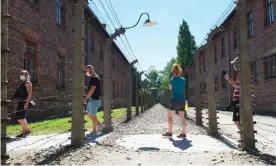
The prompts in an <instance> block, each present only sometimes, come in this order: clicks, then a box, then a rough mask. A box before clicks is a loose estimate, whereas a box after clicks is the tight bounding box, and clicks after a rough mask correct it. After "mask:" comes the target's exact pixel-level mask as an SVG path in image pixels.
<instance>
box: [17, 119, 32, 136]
mask: <svg viewBox="0 0 276 166" xmlns="http://www.w3.org/2000/svg"><path fill="white" fill-rule="evenodd" d="M17 121H18V122H19V124H20V125H21V127H22V133H24V132H25V131H30V128H29V126H28V123H27V121H26V119H19V120H17Z"/></svg>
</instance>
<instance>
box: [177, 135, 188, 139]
mask: <svg viewBox="0 0 276 166" xmlns="http://www.w3.org/2000/svg"><path fill="white" fill-rule="evenodd" d="M186 137H187V136H186V134H179V135H178V136H177V138H186Z"/></svg>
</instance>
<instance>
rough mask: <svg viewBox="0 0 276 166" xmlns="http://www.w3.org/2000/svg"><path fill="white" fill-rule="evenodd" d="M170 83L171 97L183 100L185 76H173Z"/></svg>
mask: <svg viewBox="0 0 276 166" xmlns="http://www.w3.org/2000/svg"><path fill="white" fill-rule="evenodd" d="M170 84H171V85H172V99H173V100H177V101H185V85H186V80H185V78H183V77H176V76H173V77H172V78H171V80H170Z"/></svg>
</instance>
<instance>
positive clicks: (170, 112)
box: [168, 110, 174, 133]
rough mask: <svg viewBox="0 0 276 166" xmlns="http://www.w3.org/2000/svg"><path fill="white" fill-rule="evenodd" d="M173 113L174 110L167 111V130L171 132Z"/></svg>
mask: <svg viewBox="0 0 276 166" xmlns="http://www.w3.org/2000/svg"><path fill="white" fill-rule="evenodd" d="M173 113H174V111H171V110H170V111H168V132H169V133H172V128H173Z"/></svg>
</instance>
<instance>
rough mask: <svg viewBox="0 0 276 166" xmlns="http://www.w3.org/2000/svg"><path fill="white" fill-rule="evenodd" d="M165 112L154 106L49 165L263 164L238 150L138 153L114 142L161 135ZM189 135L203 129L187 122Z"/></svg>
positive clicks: (176, 129) (177, 127) (176, 126)
mask: <svg viewBox="0 0 276 166" xmlns="http://www.w3.org/2000/svg"><path fill="white" fill-rule="evenodd" d="M166 118H167V112H166V109H165V108H164V107H162V106H161V105H159V104H158V105H155V106H154V107H153V108H152V109H149V110H147V111H146V112H145V113H143V114H142V115H140V116H138V117H135V118H134V119H132V121H130V122H129V123H125V124H120V125H117V126H116V127H115V130H114V132H113V133H111V134H110V135H109V136H108V137H107V138H106V139H104V140H102V141H101V142H100V143H99V144H98V145H96V146H89V145H86V146H84V147H82V148H80V149H78V150H75V151H73V152H71V153H70V154H66V155H63V156H62V157H60V158H59V159H56V160H55V161H53V162H51V163H48V164H62V165H71V164H73V165H80V164H81V165H82V164H87V165H183V164H204V165H226V164H227V165H228V164H229V165H237V164H239V165H240V164H242V165H244V164H246V165H265V164H264V163H263V162H262V161H260V160H258V158H257V157H255V156H250V155H248V154H246V153H245V152H240V151H237V150H231V151H226V152H223V151H216V152H212V151H208V150H205V149H202V151H195V152H189V153H188V152H185V151H183V152H170V151H158V152H156V151H138V150H131V149H126V148H124V147H121V146H119V145H118V144H117V143H116V140H118V139H120V138H122V137H123V136H124V135H132V134H133V135H134V134H161V133H163V132H164V131H166V129H167V119H166ZM187 124H188V127H187V130H188V136H189V135H192V134H193V135H198V134H201V135H203V134H206V131H205V129H203V128H201V127H198V126H196V125H195V124H194V122H193V121H190V120H188V121H187ZM173 132H174V133H175V134H178V133H179V132H180V120H179V118H175V121H174V131H173Z"/></svg>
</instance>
